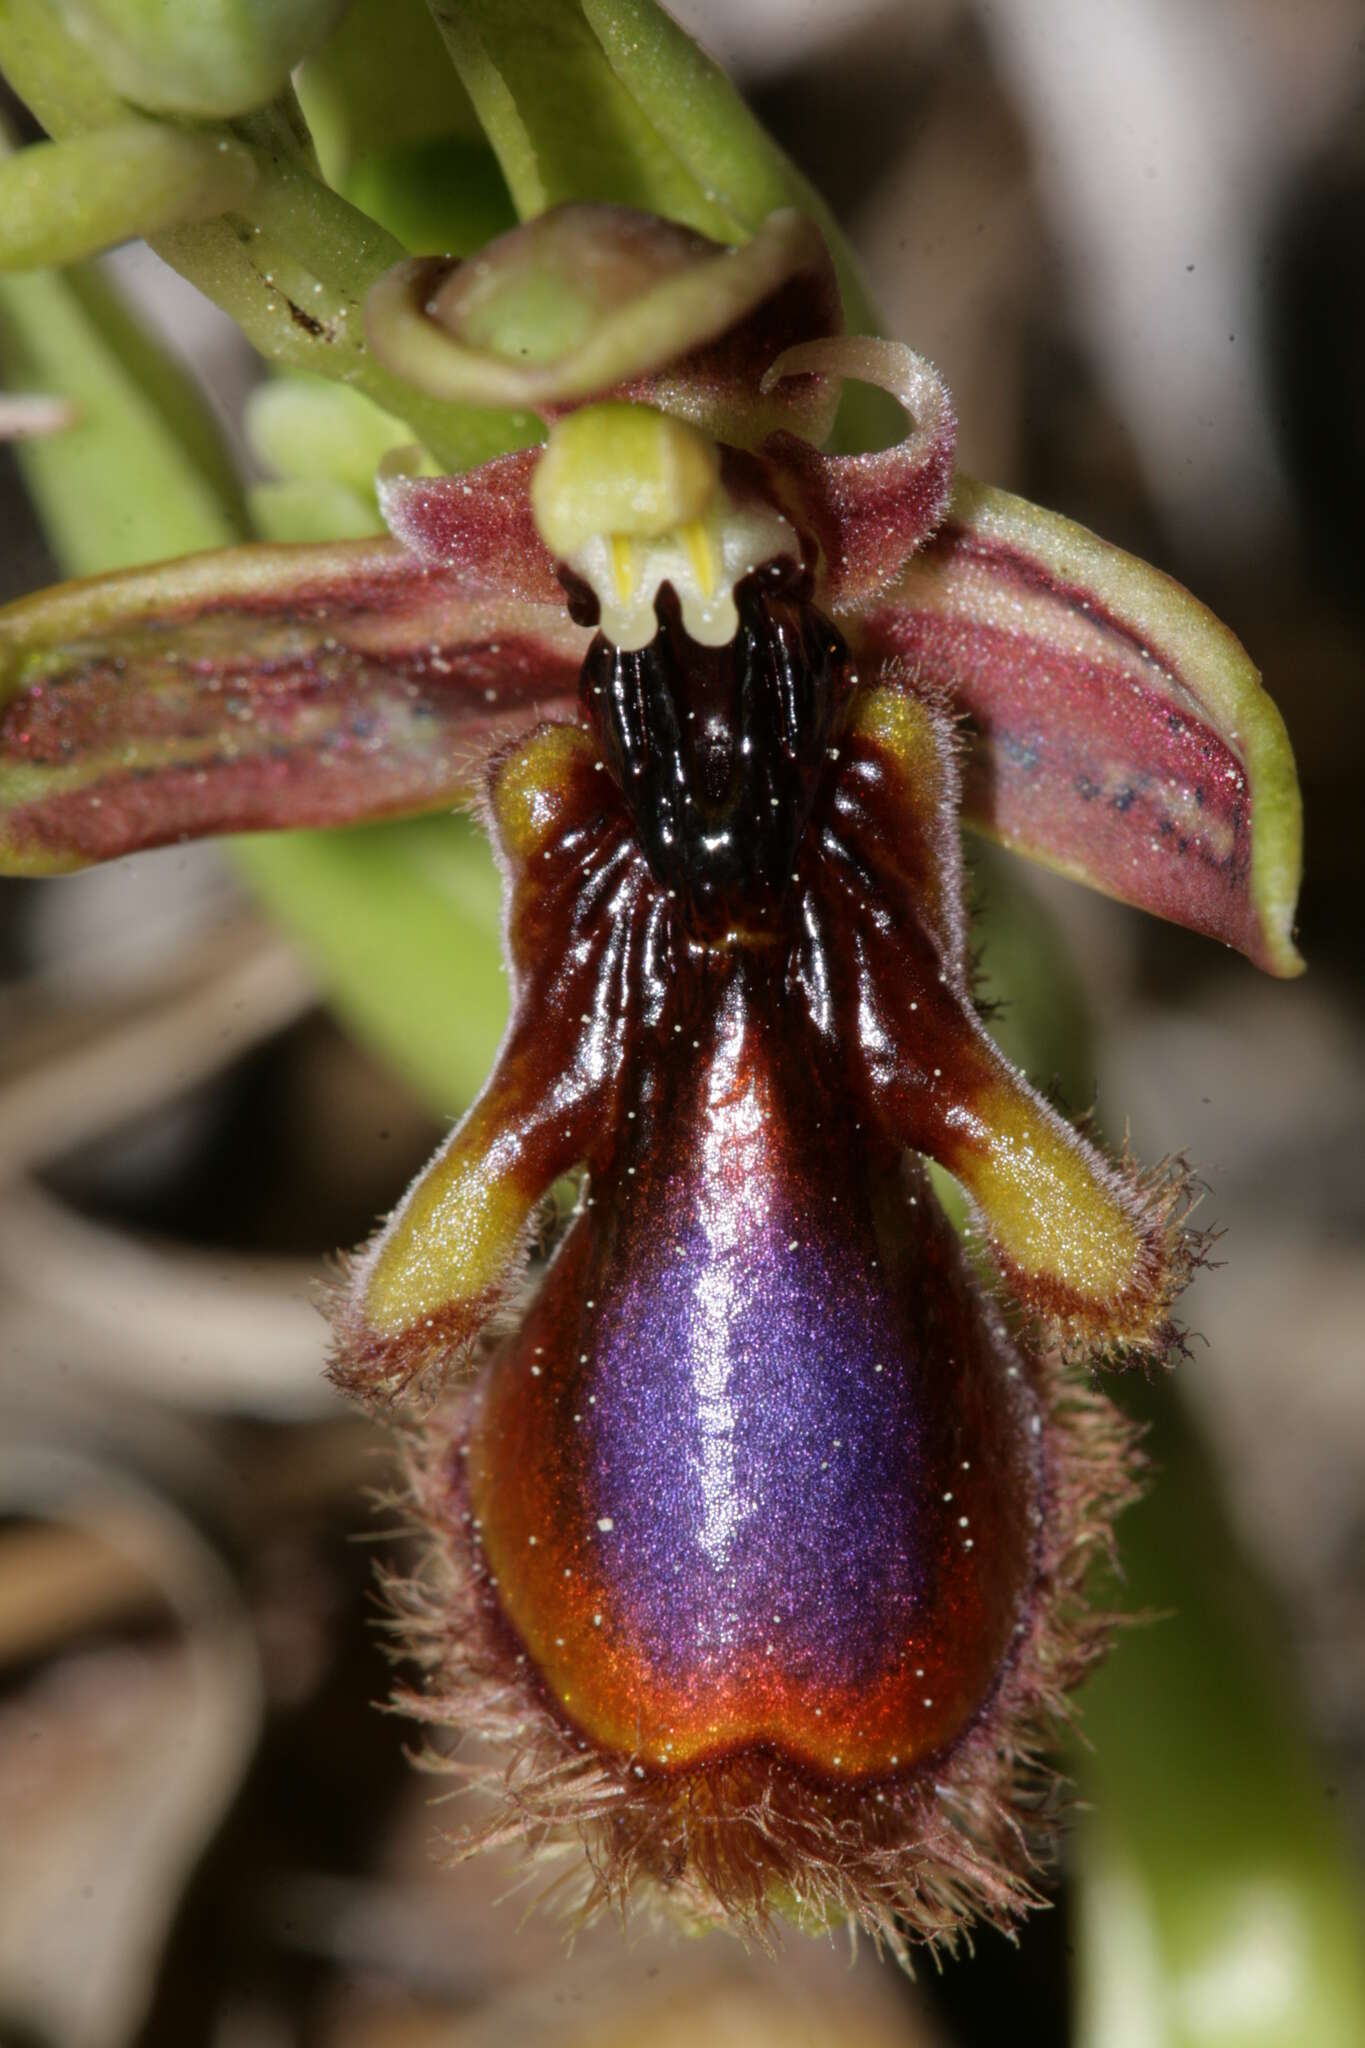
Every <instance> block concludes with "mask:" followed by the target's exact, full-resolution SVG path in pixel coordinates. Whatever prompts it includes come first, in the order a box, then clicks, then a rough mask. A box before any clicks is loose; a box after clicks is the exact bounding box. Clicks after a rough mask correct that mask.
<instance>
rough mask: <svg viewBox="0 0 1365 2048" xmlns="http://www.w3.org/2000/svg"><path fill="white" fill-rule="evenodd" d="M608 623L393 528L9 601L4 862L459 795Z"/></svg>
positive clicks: (328, 821) (0, 817) (191, 561)
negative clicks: (532, 599)
mask: <svg viewBox="0 0 1365 2048" xmlns="http://www.w3.org/2000/svg"><path fill="white" fill-rule="evenodd" d="M587 638H588V636H587V635H586V634H585V633H584V632H583V631H582V630H581V629H580V628H578V627H576V626H574V625H573V624H572V623H571V621H570V620H569V618H568V617H567V615H566V613H565V610H564V607H563V604H562V603H556V604H535V603H525V602H521V601H518V600H516V599H512V598H508V597H507V596H503V595H496V594H492V593H491V592H488V591H485V592H484V593H483V594H481V595H476V596H473V597H470V596H469V595H467V594H466V593H465V590H464V586H463V584H462V582H461V580H460V579H459V578H458V577H456V576H453V575H452V574H451V573H449V572H447V571H444V570H441V569H438V568H435V567H433V566H431V565H430V564H427V563H423V562H422V561H421V560H420V559H419V558H418V557H416V556H415V555H413V554H412V553H410V552H409V551H408V550H406V549H405V548H403V547H402V546H400V545H399V544H398V543H397V542H396V541H391V540H361V541H354V542H344V543H337V544H329V545H325V546H316V547H313V546H303V547H271V546H260V547H248V548H237V549H231V550H228V551H225V552H222V553H210V554H204V555H194V556H188V557H186V558H184V559H183V560H180V561H175V562H170V563H166V564H163V565H161V566H160V567H157V568H152V569H146V570H138V571H133V572H131V573H126V574H118V575H113V576H103V577H93V578H90V579H88V580H85V581H81V582H76V583H68V584H63V585H60V586H58V587H57V588H56V589H54V590H50V591H46V592H43V593H41V594H39V595H37V596H35V597H30V598H24V599H21V600H20V601H19V602H18V603H17V604H13V605H10V606H8V607H7V608H6V609H5V610H4V611H3V612H0V871H2V872H8V873H14V874H51V873H60V872H63V871H66V870H69V869H73V868H79V867H83V866H85V865H87V864H89V863H91V862H94V861H101V860H109V859H113V858H115V857H117V856H118V855H120V854H125V853H133V852H136V851H138V850H139V849H140V848H143V847H149V846H161V845H166V844H167V843H173V842H176V841H181V840H186V839H195V838H200V837H203V836H206V835H209V834H214V833H225V832H247V831H258V830H271V829H274V828H277V827H281V826H303V825H348V824H357V823H361V822H364V821H366V820H370V819H377V818H393V817H401V816H405V815H411V814H415V813H419V812H422V811H430V810H437V809H442V808H446V807H448V806H450V805H452V804H454V803H456V802H459V801H460V800H462V798H464V797H465V796H466V795H467V794H468V792H469V790H470V789H471V787H472V785H473V781H474V779H475V777H476V774H477V770H478V768H479V766H480V764H481V763H482V761H483V760H484V759H485V757H486V755H487V753H488V751H489V748H490V746H491V745H493V744H494V743H495V742H497V741H498V740H500V739H502V738H504V737H506V736H508V735H510V734H512V733H515V732H517V731H519V730H521V729H522V728H524V727H525V726H527V725H528V724H531V723H533V722H534V721H535V720H536V719H538V718H540V717H542V716H544V715H545V713H546V711H547V710H554V709H560V710H563V709H564V708H565V707H566V706H568V705H571V704H572V702H573V700H574V696H575V692H576V688H577V681H578V671H579V667H580V664H581V661H582V655H583V648H584V646H585V644H586V641H587Z"/></svg>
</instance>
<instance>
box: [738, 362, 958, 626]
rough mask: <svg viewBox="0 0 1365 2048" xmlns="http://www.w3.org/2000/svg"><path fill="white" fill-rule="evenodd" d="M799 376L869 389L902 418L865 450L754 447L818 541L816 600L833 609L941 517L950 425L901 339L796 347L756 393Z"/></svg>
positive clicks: (953, 430)
mask: <svg viewBox="0 0 1365 2048" xmlns="http://www.w3.org/2000/svg"><path fill="white" fill-rule="evenodd" d="M804 377H817V378H828V377H834V378H840V377H849V378H853V379H856V380H857V381H858V382H860V383H863V384H871V385H874V386H875V387H876V388H877V389H878V390H881V391H885V392H888V393H889V394H890V395H891V397H892V398H894V399H895V400H896V402H897V404H898V405H900V406H901V407H902V408H903V409H904V410H905V411H906V412H907V413H908V414H909V415H910V422H911V424H910V429H909V431H908V432H907V433H906V435H905V436H904V438H903V439H902V440H900V441H897V442H895V443H894V444H893V445H892V446H891V447H889V448H881V449H876V450H874V451H872V452H871V453H869V454H866V455H822V454H821V453H820V452H819V450H818V449H815V448H812V447H810V446H809V445H808V444H807V443H806V442H805V441H803V440H800V439H798V438H797V437H796V436H794V435H792V434H788V433H778V434H774V435H773V436H771V437H770V439H769V440H768V441H767V442H766V443H765V444H764V450H763V452H764V454H765V455H767V456H768V457H770V458H771V460H772V462H773V465H774V470H775V473H776V474H777V476H778V477H779V478H780V479H781V484H782V490H783V496H784V499H785V501H786V507H787V509H788V510H789V511H790V512H791V515H792V517H793V518H794V519H795V520H796V522H797V524H798V525H799V526H800V527H801V528H802V529H803V530H804V531H806V532H808V533H813V534H814V536H815V538H816V539H817V540H818V541H819V543H820V553H821V563H820V572H819V595H820V601H821V602H822V603H823V604H826V605H828V606H831V607H832V608H833V609H834V610H835V611H836V612H843V611H846V610H847V609H848V608H849V607H851V606H855V605H861V604H866V603H867V602H868V601H869V599H871V598H873V597H875V595H876V594H877V592H878V591H880V590H883V589H885V587H886V585H887V584H888V583H890V582H891V581H892V580H893V579H894V578H895V577H896V576H897V575H899V573H900V571H901V570H902V568H903V567H904V565H905V563H906V561H907V559H908V558H909V557H910V556H911V555H913V554H914V553H915V551H916V549H918V548H921V547H923V545H924V543H925V541H926V540H927V539H928V538H929V535H930V534H931V533H932V532H933V531H934V529H935V527H936V526H937V525H938V523H939V521H940V519H941V518H942V517H943V513H944V508H945V507H946V505H947V503H948V499H949V494H950V492H951V490H952V480H953V450H954V448H955V446H956V444H957V421H956V419H955V418H954V415H953V406H952V400H951V399H950V398H949V396H948V390H947V387H946V385H945V384H944V382H943V380H942V378H941V377H940V376H939V374H938V371H937V370H936V369H935V368H934V367H933V365H932V363H927V362H926V361H925V360H924V357H923V356H917V355H916V354H915V352H914V350H913V349H909V348H906V347H905V345H904V344H903V343H902V342H898V341H877V340H874V339H872V338H871V337H870V336H868V335H863V334H850V335H836V336H831V337H829V338H828V339H826V340H822V341H809V342H801V343H798V345H797V346H796V347H795V348H789V349H787V350H785V351H784V352H783V354H782V355H780V356H779V357H778V358H777V360H776V362H775V363H773V365H772V367H771V368H770V369H769V370H768V372H767V374H766V376H765V377H764V379H763V390H764V391H765V393H766V392H770V391H773V390H776V389H777V388H778V387H779V386H780V385H782V384H783V383H785V382H786V381H787V380H788V379H789V378H804Z"/></svg>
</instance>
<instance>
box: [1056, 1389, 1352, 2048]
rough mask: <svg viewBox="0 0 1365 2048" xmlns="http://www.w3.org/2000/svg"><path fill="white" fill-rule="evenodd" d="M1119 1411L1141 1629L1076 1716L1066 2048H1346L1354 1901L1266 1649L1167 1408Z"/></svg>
mask: <svg viewBox="0 0 1365 2048" xmlns="http://www.w3.org/2000/svg"><path fill="white" fill-rule="evenodd" d="M1133 1405H1134V1406H1136V1407H1137V1408H1138V1409H1139V1410H1140V1412H1141V1414H1142V1415H1143V1417H1144V1419H1147V1420H1149V1421H1150V1422H1151V1434H1150V1436H1149V1438H1148V1449H1149V1450H1150V1452H1151V1455H1152V1457H1153V1461H1154V1463H1155V1465H1156V1468H1157V1474H1156V1483H1155V1486H1154V1489H1153V1491H1152V1493H1151V1495H1150V1496H1149V1498H1148V1499H1147V1500H1146V1501H1144V1502H1143V1503H1142V1505H1141V1506H1140V1507H1138V1508H1137V1509H1135V1510H1134V1511H1133V1513H1132V1514H1130V1515H1127V1516H1125V1518H1124V1521H1123V1524H1122V1526H1121V1528H1120V1532H1119V1540H1120V1548H1121V1554H1122V1560H1123V1573H1124V1580H1125V1588H1124V1599H1123V1605H1124V1606H1125V1608H1127V1609H1129V1610H1130V1611H1133V1612H1139V1613H1141V1612H1147V1613H1151V1614H1154V1615H1158V1616H1160V1617H1161V1618H1160V1619H1157V1620H1153V1621H1151V1622H1149V1623H1146V1624H1145V1625H1141V1626H1138V1627H1137V1628H1135V1629H1133V1630H1131V1631H1130V1632H1128V1633H1127V1634H1125V1636H1124V1637H1123V1639H1122V1640H1121V1641H1120V1643H1119V1644H1118V1646H1117V1648H1116V1650H1115V1651H1114V1654H1113V1655H1112V1656H1111V1657H1110V1659H1109V1661H1108V1662H1107V1663H1106V1664H1105V1665H1104V1666H1103V1667H1102V1668H1101V1670H1100V1671H1099V1672H1098V1673H1097V1674H1096V1676H1095V1677H1094V1678H1093V1679H1092V1680H1091V1682H1090V1683H1089V1685H1088V1686H1087V1687H1086V1690H1085V1692H1084V1694H1083V1695H1082V1697H1081V1727H1082V1732H1083V1734H1084V1736H1085V1738H1086V1742H1087V1744H1088V1745H1089V1747H1088V1749H1087V1751H1086V1752H1085V1753H1084V1754H1083V1755H1082V1756H1080V1757H1078V1758H1077V1759H1076V1771H1077V1775H1078V1777H1079V1779H1080V1786H1081V1792H1082V1795H1083V1798H1084V1800H1085V1811H1084V1812H1083V1815H1082V1817H1081V1820H1080V1823H1079V1827H1078V1833H1077V1842H1076V1850H1077V1858H1076V1860H1077V1864H1078V1869H1079V1876H1080V1880H1081V1882H1080V1886H1079V1892H1078V1900H1079V1943H1078V1962H1079V1977H1078V1987H1079V2010H1078V2034H1077V2039H1078V2042H1079V2044H1080V2048H1306V2044H1308V2043H1309V2042H1311V2043H1312V2048H1354V2044H1356V2043H1359V2042H1361V2041H1365V1943H1362V1930H1363V1929H1365V1898H1362V1895H1361V1891H1360V1885H1359V1878H1358V1876H1357V1874H1356V1872H1355V1871H1354V1870H1353V1868H1352V1864H1351V1859H1350V1856H1349V1853H1348V1850H1347V1847H1346V1844H1345V1842H1344V1840H1343V1838H1342V1835H1341V1832H1340V1830H1339V1828H1338V1826H1337V1823H1336V1819H1335V1816H1334V1814H1333V1812H1332V1809H1331V1806H1330V1805H1329V1803H1328V1798H1329V1794H1328V1790H1327V1787H1326V1786H1325V1784H1324V1781H1323V1776H1322V1772H1321V1770H1320V1768H1319V1766H1318V1764H1317V1761H1316V1759H1315V1758H1314V1757H1313V1755H1312V1754H1311V1751H1310V1748H1309V1745H1308V1743H1307V1741H1306V1740H1305V1737H1304V1735H1303V1733H1302V1730H1303V1727H1304V1720H1305V1716H1304V1712H1303V1708H1302V1705H1301V1703H1300V1702H1299V1701H1298V1700H1296V1699H1295V1698H1294V1693H1293V1685H1292V1682H1291V1681H1290V1679H1289V1678H1288V1677H1287V1676H1286V1659H1285V1656H1284V1653H1283V1648H1282V1645H1281V1641H1280V1631H1279V1630H1278V1628H1277V1627H1276V1625H1275V1622H1274V1619H1273V1618H1272V1617H1271V1616H1270V1615H1269V1613H1268V1612H1267V1606H1268V1603H1267V1601H1266V1597H1265V1595H1264V1592H1263V1591H1262V1589H1261V1587H1260V1586H1259V1585H1258V1584H1257V1582H1256V1580H1255V1578H1254V1576H1253V1573H1252V1571H1251V1568H1250V1567H1249V1565H1248V1564H1247V1562H1246V1560H1245V1559H1244V1558H1243V1557H1242V1556H1241V1555H1240V1553H1239V1550H1238V1546H1237V1543H1236V1539H1235V1538H1234V1536H1233V1534H1232V1531H1231V1529H1230V1527H1229V1525H1228V1522H1227V1519H1226V1516H1225V1513H1224V1511H1223V1509H1222V1506H1221V1502H1220V1499H1219V1485H1218V1479H1217V1475H1216V1474H1215V1473H1214V1471H1213V1470H1212V1467H1211V1464H1210V1461H1209V1458H1208V1456H1207V1453H1206V1452H1205V1449H1204V1446H1203V1444H1202V1442H1201V1441H1200V1439H1199V1436H1198V1433H1197V1431H1196V1429H1195V1427H1194V1425H1193V1423H1192V1422H1191V1421H1190V1419H1189V1417H1188V1414H1187V1413H1186V1412H1184V1410H1183V1406H1182V1404H1181V1403H1180V1402H1179V1400H1178V1399H1176V1398H1174V1397H1173V1394H1172V1393H1171V1392H1169V1391H1168V1390H1167V1389H1166V1388H1164V1387H1156V1388H1152V1389H1148V1390H1146V1391H1145V1393H1143V1394H1141V1395H1140V1396H1139V1397H1136V1398H1135V1400H1134V1403H1133Z"/></svg>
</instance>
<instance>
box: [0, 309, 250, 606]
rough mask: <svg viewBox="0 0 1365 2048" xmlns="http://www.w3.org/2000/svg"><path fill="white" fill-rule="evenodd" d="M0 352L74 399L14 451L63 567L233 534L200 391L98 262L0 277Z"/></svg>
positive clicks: (25, 379)
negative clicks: (56, 420) (63, 421)
mask: <svg viewBox="0 0 1365 2048" xmlns="http://www.w3.org/2000/svg"><path fill="white" fill-rule="evenodd" d="M0 362H3V365H4V369H5V373H6V381H7V382H8V383H10V384H11V385H16V386H18V387H20V388H23V387H28V388H31V389H34V390H41V391H53V392H57V393H59V394H60V395H61V396H62V397H63V398H65V399H68V400H69V401H70V402H71V403H72V406H73V408H74V411H75V423H74V425H72V426H71V427H69V428H66V429H65V430H64V431H62V432H61V433H58V434H54V435H52V436H51V437H50V438H46V439H43V440H34V441H26V442H24V443H22V444H20V445H19V446H18V447H17V448H16V451H15V453H16V457H17V460H18V461H19V464H20V466H21V468H22V470H23V472H24V480H25V482H26V483H27V485H28V487H29V490H30V492H31V493H32V495H33V498H34V500H35V502H36V504H37V506H38V510H39V512H40V514H41V516H42V521H43V526H44V529H45V531H46V533H47V536H48V539H49V541H50V543H51V545H52V548H53V552H54V553H55V554H56V556H57V558H58V560H59V561H60V562H61V565H62V567H63V568H64V569H65V570H66V571H67V573H68V574H70V575H74V576H85V575H95V574H97V573H99V572H101V571H103V570H106V569H123V568H131V567H133V566H134V565H135V564H137V563H139V562H145V561H147V560H148V559H149V558H155V557H157V556H160V555H171V554H181V553H185V552H187V551H188V550H190V549H193V548H210V547H225V546H228V545H230V544H231V543H232V542H234V541H239V540H243V539H245V538H246V536H247V533H248V526H247V518H246V509H245V506H244V503H243V500H242V494H241V491H240V488H239V486H238V484H237V480H236V476H235V474H234V471H233V468H232V464H231V462H230V460H229V458H228V456H227V454H226V451H225V450H224V448H223V445H222V442H221V439H220V437H219V434H218V430H217V426H216V424H215V423H214V421H213V419H212V417H211V415H210V414H209V412H208V410H207V408H206V407H205V405H204V402H203V399H202V398H201V397H200V395H199V392H198V390H197V389H196V387H195V386H194V384H193V383H192V381H191V379H190V378H188V377H187V376H186V375H185V374H184V372H183V371H182V370H180V369H179V368H178V367H177V366H176V365H175V364H174V363H172V362H170V361H169V360H168V359H167V358H166V356H165V354H164V352H163V351H161V350H160V349H158V348H157V347H156V346H155V344H154V343H152V342H151V341H150V340H149V339H148V337H147V336H146V334H145V333H143V331H142V330H141V328H139V327H138V326H137V324H136V323H135V322H134V321H133V320H132V319H131V318H130V317H129V315H128V313H127V312H126V310H125V309H124V307H123V305H122V303H121V302H120V300H119V299H118V297H117V295H116V293H115V292H114V291H113V290H112V289H111V287H110V286H109V284H108V282H107V281H106V280H105V279H104V278H103V277H102V276H101V275H100V273H99V272H98V271H96V270H94V269H78V270H71V271H67V272H66V273H65V274H63V275H60V276H59V275H57V274H56V273H53V272H50V271H33V272H30V273H29V274H27V275H26V276H21V277H0Z"/></svg>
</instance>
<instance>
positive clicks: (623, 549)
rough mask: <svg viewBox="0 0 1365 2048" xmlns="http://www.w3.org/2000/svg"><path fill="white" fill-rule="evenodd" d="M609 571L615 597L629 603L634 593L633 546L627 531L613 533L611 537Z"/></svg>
mask: <svg viewBox="0 0 1365 2048" xmlns="http://www.w3.org/2000/svg"><path fill="white" fill-rule="evenodd" d="M611 573H612V577H613V579H614V581H615V584H616V595H617V598H618V599H619V601H620V602H621V603H622V604H629V603H630V600H631V599H632V597H634V595H635V546H634V543H633V542H632V540H631V538H630V535H629V534H628V533H614V534H613V535H612V537H611Z"/></svg>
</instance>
